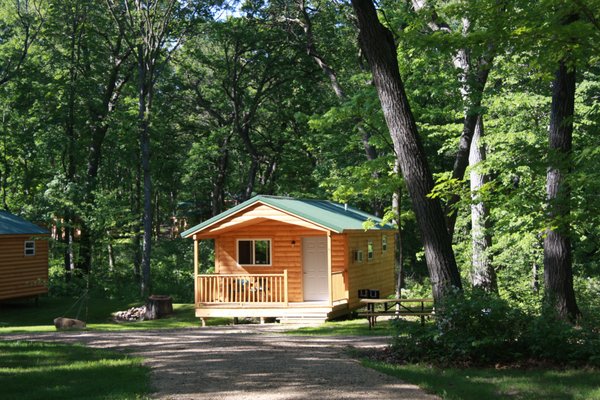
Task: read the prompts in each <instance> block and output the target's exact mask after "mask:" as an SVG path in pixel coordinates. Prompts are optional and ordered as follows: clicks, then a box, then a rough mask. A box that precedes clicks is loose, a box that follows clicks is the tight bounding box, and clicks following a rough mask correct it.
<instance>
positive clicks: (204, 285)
mask: <svg viewBox="0 0 600 400" xmlns="http://www.w3.org/2000/svg"><path fill="white" fill-rule="evenodd" d="M328 286H329V299H327V300H324V301H295V302H290V301H289V296H288V272H287V270H284V271H283V273H280V274H277V273H274V274H247V273H243V274H218V275H216V274H215V275H206V274H203V275H197V277H196V291H195V293H196V298H195V303H196V316H197V317H200V318H209V317H260V318H265V317H274V318H280V319H286V318H296V317H297V318H304V319H307V318H309V319H310V318H313V319H322V320H323V321H324V320H326V319H328V318H333V317H335V316H338V315H342V314H344V313H345V312H347V310H348V291H347V289H346V282H345V277H344V272H334V273H332V274H331V275H329V279H328Z"/></svg>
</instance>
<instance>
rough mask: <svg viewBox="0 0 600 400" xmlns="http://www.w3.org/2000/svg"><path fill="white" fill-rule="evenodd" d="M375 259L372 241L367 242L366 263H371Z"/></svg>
mask: <svg viewBox="0 0 600 400" xmlns="http://www.w3.org/2000/svg"><path fill="white" fill-rule="evenodd" d="M374 259H375V245H374V244H373V239H368V240H367V261H373V260H374Z"/></svg>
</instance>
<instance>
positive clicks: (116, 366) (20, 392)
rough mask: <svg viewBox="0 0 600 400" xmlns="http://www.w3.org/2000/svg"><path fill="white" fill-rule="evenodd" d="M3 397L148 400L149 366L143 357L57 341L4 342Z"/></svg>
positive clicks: (0, 352)
mask: <svg viewBox="0 0 600 400" xmlns="http://www.w3.org/2000/svg"><path fill="white" fill-rule="evenodd" d="M0 385H2V398H4V399H7V400H8V399H15V400H17V399H19V400H21V399H23V400H29V399H81V398H87V399H115V400H116V399H133V398H135V399H145V398H148V397H147V396H148V394H149V392H150V369H149V368H148V367H144V366H142V363H141V360H140V359H139V358H133V357H130V356H127V355H123V354H122V353H117V352H113V351H108V350H100V349H89V348H85V347H83V346H80V345H67V344H56V343H30V342H21V341H16V342H15V341H3V342H0Z"/></svg>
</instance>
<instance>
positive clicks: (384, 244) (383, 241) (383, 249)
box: [381, 235, 388, 253]
mask: <svg viewBox="0 0 600 400" xmlns="http://www.w3.org/2000/svg"><path fill="white" fill-rule="evenodd" d="M387 246H388V242H387V235H381V252H382V253H385V252H386V251H387Z"/></svg>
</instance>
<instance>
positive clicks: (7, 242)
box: [0, 211, 50, 300]
mask: <svg viewBox="0 0 600 400" xmlns="http://www.w3.org/2000/svg"><path fill="white" fill-rule="evenodd" d="M49 236H50V233H49V232H48V231H47V230H45V229H43V228H40V227H39V226H37V225H35V224H32V223H31V222H28V221H26V220H24V219H23V218H21V217H18V216H16V215H14V214H11V213H9V212H8V211H0V300H7V299H16V298H25V297H36V296H39V295H40V294H44V293H47V292H48V238H49Z"/></svg>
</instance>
